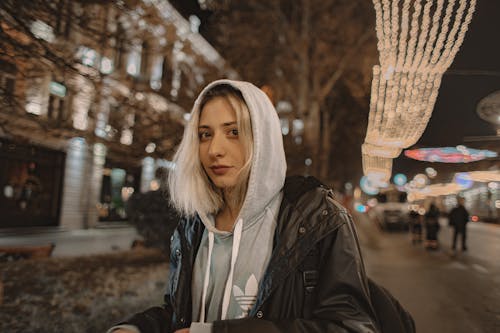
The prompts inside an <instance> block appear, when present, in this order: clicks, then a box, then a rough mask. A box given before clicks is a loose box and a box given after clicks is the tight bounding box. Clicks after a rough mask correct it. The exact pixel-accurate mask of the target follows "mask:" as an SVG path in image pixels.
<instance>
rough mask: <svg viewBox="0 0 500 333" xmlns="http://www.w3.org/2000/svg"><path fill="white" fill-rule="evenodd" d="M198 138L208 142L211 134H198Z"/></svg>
mask: <svg viewBox="0 0 500 333" xmlns="http://www.w3.org/2000/svg"><path fill="white" fill-rule="evenodd" d="M198 137H199V138H200V140H206V139H208V138H209V137H210V133H208V132H200V133H198Z"/></svg>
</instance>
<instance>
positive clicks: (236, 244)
mask: <svg viewBox="0 0 500 333" xmlns="http://www.w3.org/2000/svg"><path fill="white" fill-rule="evenodd" d="M242 233H243V220H242V219H239V220H238V222H236V225H235V227H234V233H233V251H232V253H231V268H230V269H229V275H228V277H227V281H226V287H225V289H224V296H223V299H222V315H221V320H224V319H226V317H227V311H228V308H229V300H230V299H231V288H232V285H233V275H234V266H235V264H236V259H237V257H238V251H239V249H240V242H241V234H242ZM213 248H214V233H213V232H212V231H209V232H208V258H207V269H206V270H205V280H204V282H203V293H202V296H201V313H200V322H202V323H204V322H205V304H206V301H207V291H208V283H209V281H210V266H211V264H212V252H213Z"/></svg>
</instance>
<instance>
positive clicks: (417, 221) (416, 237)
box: [409, 209, 422, 244]
mask: <svg viewBox="0 0 500 333" xmlns="http://www.w3.org/2000/svg"><path fill="white" fill-rule="evenodd" d="M409 220H410V231H411V241H412V243H413V244H417V243H421V242H422V219H421V216H420V214H419V213H418V211H417V210H416V209H411V210H410V213H409Z"/></svg>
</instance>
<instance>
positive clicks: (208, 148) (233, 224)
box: [114, 80, 380, 333]
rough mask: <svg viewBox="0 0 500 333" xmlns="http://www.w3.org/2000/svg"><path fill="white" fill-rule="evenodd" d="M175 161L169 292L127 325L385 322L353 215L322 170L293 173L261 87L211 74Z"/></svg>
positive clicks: (358, 327)
mask: <svg viewBox="0 0 500 333" xmlns="http://www.w3.org/2000/svg"><path fill="white" fill-rule="evenodd" d="M174 161H175V163H176V167H175V170H174V171H173V172H171V173H170V176H169V185H170V186H169V189H170V193H171V198H172V202H173V204H174V205H175V206H176V207H177V209H179V210H180V211H181V212H182V213H183V214H184V215H185V216H187V217H186V218H184V219H183V220H182V221H181V222H180V223H179V225H178V227H177V230H176V232H175V233H174V235H173V237H172V239H171V241H172V242H171V249H172V251H171V253H172V254H171V263H170V282H169V286H168V290H167V293H166V295H165V304H164V305H163V306H162V307H155V308H151V309H148V310H146V311H145V312H142V313H139V314H136V315H135V316H133V317H132V318H130V319H129V320H127V321H126V322H124V323H122V324H121V325H120V326H117V327H115V328H114V329H117V330H116V332H138V331H139V332H141V333H147V332H191V333H196V332H379V329H380V328H379V324H378V323H377V319H376V314H375V312H374V309H373V306H372V303H371V300H370V294H369V289H368V281H367V278H366V275H365V271H364V267H363V262H362V259H361V254H360V250H359V246H358V242H357V238H356V235H355V231H354V227H353V223H352V220H351V217H350V216H349V214H348V213H347V212H346V210H345V209H344V208H343V207H341V206H340V205H339V204H337V203H336V202H335V201H334V200H333V199H332V197H331V191H330V190H328V189H327V188H325V187H323V186H322V185H321V184H320V183H319V182H318V181H316V180H314V179H312V178H302V177H294V178H289V179H286V180H285V173H286V160H285V154H284V149H283V140H282V134H281V126H280V121H279V118H278V116H277V113H276V111H275V109H274V107H273V105H272V104H271V102H270V101H269V99H268V98H267V96H266V95H265V94H264V93H263V92H262V91H261V90H260V89H258V88H257V87H255V86H253V85H252V84H250V83H247V82H238V81H229V80H220V81H215V82H213V83H211V84H209V85H208V86H207V87H206V88H205V89H204V90H203V91H202V93H201V94H200V96H199V97H198V99H197V100H196V102H195V105H194V107H193V111H192V113H191V119H190V122H189V124H188V125H187V127H186V130H185V133H184V137H183V140H182V142H181V145H180V147H179V150H178V151H177V153H176V155H175V157H174Z"/></svg>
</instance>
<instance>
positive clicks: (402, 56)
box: [362, 0, 476, 179]
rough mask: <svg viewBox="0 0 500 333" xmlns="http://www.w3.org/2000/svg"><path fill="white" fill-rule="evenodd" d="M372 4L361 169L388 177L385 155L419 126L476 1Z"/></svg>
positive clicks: (414, 135)
mask: <svg viewBox="0 0 500 333" xmlns="http://www.w3.org/2000/svg"><path fill="white" fill-rule="evenodd" d="M373 4H374V8H375V13H376V20H375V21H376V32H377V39H378V43H377V48H378V51H379V62H380V65H376V66H374V67H373V81H372V88H371V100H370V112H369V118H368V129H367V133H366V137H365V143H364V144H363V146H362V154H363V170H364V172H365V175H368V174H367V172H372V173H375V174H377V177H380V176H379V175H380V174H384V177H385V175H387V174H388V176H387V177H386V178H387V179H389V178H390V175H391V172H392V163H388V162H387V161H385V159H392V158H396V157H397V156H399V154H400V153H401V151H402V149H404V148H407V147H409V146H411V145H413V144H415V143H416V142H417V141H418V139H419V138H420V136H421V135H422V133H423V131H424V130H425V128H426V126H427V123H428V121H429V119H430V117H431V114H432V110H433V108H434V104H435V102H436V99H437V95H438V91H439V87H440V85H441V78H442V75H443V73H444V72H445V71H446V70H447V69H448V67H449V66H450V64H451V63H452V61H453V59H454V57H455V55H456V53H457V52H458V49H459V47H460V45H461V44H462V42H463V39H464V37H465V33H466V32H467V29H468V26H469V23H470V21H471V19H472V14H473V13H474V10H475V6H476V0H449V1H447V2H446V4H445V2H444V0H415V1H412V0H373ZM369 157H370V158H369ZM376 157H378V158H381V159H382V160H380V161H384V162H383V163H382V162H380V161H379V160H378V159H377V158H376ZM365 163H368V165H365ZM389 166H390V168H389V169H387V168H388V167H389Z"/></svg>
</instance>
